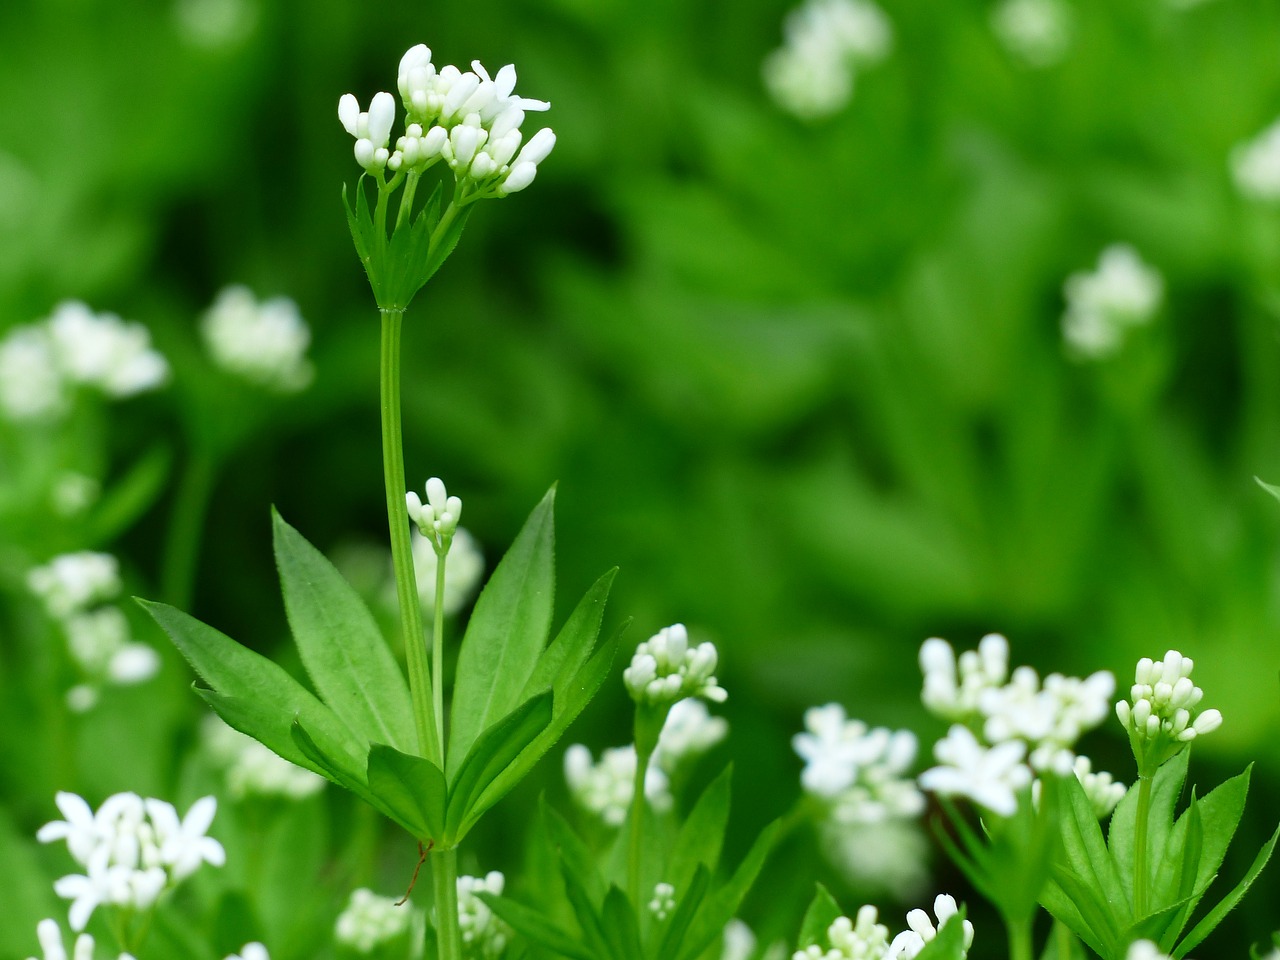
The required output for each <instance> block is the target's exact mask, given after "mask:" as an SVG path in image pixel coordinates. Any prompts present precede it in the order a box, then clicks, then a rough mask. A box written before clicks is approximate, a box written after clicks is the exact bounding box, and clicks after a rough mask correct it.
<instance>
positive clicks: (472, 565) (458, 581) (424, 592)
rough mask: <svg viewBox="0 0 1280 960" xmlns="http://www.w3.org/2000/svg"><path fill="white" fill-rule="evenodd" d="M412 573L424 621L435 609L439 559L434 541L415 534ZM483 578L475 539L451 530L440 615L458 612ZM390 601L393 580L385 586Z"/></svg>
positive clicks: (478, 549) (392, 593)
mask: <svg viewBox="0 0 1280 960" xmlns="http://www.w3.org/2000/svg"><path fill="white" fill-rule="evenodd" d="M455 499H456V498H455ZM411 549H412V550H413V569H414V574H415V576H416V578H417V581H418V598H419V599H420V600H421V601H422V607H423V609H424V610H425V611H426V612H427V616H428V617H432V616H434V615H435V609H436V565H437V564H438V563H439V562H440V557H439V555H438V554H437V553H436V548H435V541H434V540H433V539H431V538H430V537H425V536H423V535H422V534H421V533H420V532H418V531H415V532H414V535H413V541H412V548H411ZM483 578H484V554H482V553H481V552H480V545H479V544H478V543H476V539H475V537H473V536H471V534H470V533H468V532H467V531H466V530H465V529H464V528H462V527H458V528H456V529H455V530H454V532H453V536H452V543H451V545H450V547H449V562H448V563H446V564H445V568H444V613H445V616H452V615H453V614H455V613H457V612H458V611H459V610H461V609H462V605H463V604H464V603H466V602H467V600H468V599H470V598H471V596H472V594H474V593H475V592H476V588H477V587H478V586H479V585H480V581H481V580H482V579H483ZM388 589H389V593H390V596H391V597H394V596H395V580H394V576H393V577H392V579H391V580H390V581H389V583H388Z"/></svg>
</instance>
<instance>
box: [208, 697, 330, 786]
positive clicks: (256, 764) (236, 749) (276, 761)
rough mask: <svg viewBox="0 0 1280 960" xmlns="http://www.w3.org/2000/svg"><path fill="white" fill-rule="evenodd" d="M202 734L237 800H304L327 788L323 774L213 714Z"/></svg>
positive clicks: (212, 757) (210, 753)
mask: <svg viewBox="0 0 1280 960" xmlns="http://www.w3.org/2000/svg"><path fill="white" fill-rule="evenodd" d="M201 734H202V737H203V739H204V743H205V749H206V750H207V751H208V753H209V757H210V759H212V760H213V761H214V763H216V764H217V765H218V766H219V767H221V768H222V769H223V771H224V774H225V776H226V778H227V790H228V792H229V793H230V794H231V796H232V797H233V798H235V799H243V798H245V797H249V796H257V797H285V798H287V799H289V800H302V799H304V798H306V797H309V796H311V795H313V794H315V793H318V792H319V791H320V790H322V789H323V788H324V785H325V779H324V777H321V776H317V775H316V774H314V773H312V772H311V771H310V770H304V769H303V768H302V767H299V766H297V765H295V764H292V763H290V762H289V761H288V760H285V759H283V758H281V757H279V756H277V755H276V754H275V753H274V752H273V751H271V750H269V749H267V748H266V747H264V746H263V745H262V744H260V743H259V742H258V741H257V740H254V739H253V738H252V737H248V736H245V735H244V734H243V733H241V732H240V731H238V730H233V729H232V728H231V727H229V726H227V725H226V724H225V723H223V722H222V720H220V719H219V718H218V717H217V716H215V715H213V714H210V715H209V716H208V717H206V718H205V721H204V727H203V729H202V730H201Z"/></svg>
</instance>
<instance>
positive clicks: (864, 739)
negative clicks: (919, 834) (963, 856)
mask: <svg viewBox="0 0 1280 960" xmlns="http://www.w3.org/2000/svg"><path fill="white" fill-rule="evenodd" d="M804 725H805V732H804V733H798V734H796V735H795V736H794V737H793V738H792V740H791V744H792V746H793V747H794V748H795V751H796V753H798V754H799V755H800V757H801V759H802V760H804V762H805V766H804V770H803V771H802V772H801V774H800V783H801V785H802V786H803V787H804V789H805V792H807V793H810V794H812V795H814V796H817V797H820V798H821V799H822V800H823V801H825V802H827V803H829V804H830V805H831V811H832V816H833V818H834V819H835V820H836V821H838V822H842V823H850V824H853V823H881V822H884V821H887V820H892V819H899V818H910V817H915V816H918V815H919V814H920V813H921V812H922V811H923V810H924V796H923V795H922V794H921V793H920V791H919V790H918V789H917V788H916V785H915V781H914V780H913V779H912V778H911V775H910V773H909V771H910V769H911V765H912V763H914V762H915V757H916V746H917V745H916V737H915V734H913V733H911V731H909V730H897V731H892V730H889V729H888V728H886V727H876V728H874V729H872V728H869V727H868V726H867V725H866V724H865V723H863V722H862V721H861V720H850V719H849V718H848V717H847V716H846V715H845V710H844V707H842V706H840V705H839V704H838V703H829V704H827V705H826V706H824V707H811V708H810V709H808V710H806V711H805V714H804Z"/></svg>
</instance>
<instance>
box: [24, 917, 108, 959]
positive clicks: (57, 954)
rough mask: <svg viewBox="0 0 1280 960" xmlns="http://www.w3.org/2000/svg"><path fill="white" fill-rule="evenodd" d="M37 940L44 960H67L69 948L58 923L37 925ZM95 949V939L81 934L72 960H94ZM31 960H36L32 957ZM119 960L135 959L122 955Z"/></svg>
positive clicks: (73, 949) (54, 921)
mask: <svg viewBox="0 0 1280 960" xmlns="http://www.w3.org/2000/svg"><path fill="white" fill-rule="evenodd" d="M36 939H37V940H38V941H39V942H40V951H41V953H42V954H43V955H44V958H43V960H67V948H66V946H65V945H64V944H63V940H62V928H61V927H60V926H58V921H56V920H51V919H50V920H41V921H40V922H39V923H38V924H36ZM93 947H94V943H93V937H91V936H89V934H87V933H82V934H80V935H79V936H77V937H76V941H75V946H74V947H72V952H71V960H94V954H93ZM30 960H36V958H35V957H31V958H30ZM119 960H133V957H131V956H130V955H129V954H127V953H122V954H120V956H119Z"/></svg>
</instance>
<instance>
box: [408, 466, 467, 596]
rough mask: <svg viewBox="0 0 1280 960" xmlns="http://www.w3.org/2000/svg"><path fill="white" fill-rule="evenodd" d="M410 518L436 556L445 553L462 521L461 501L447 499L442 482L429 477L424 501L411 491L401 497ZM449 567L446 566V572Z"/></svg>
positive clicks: (454, 498)
mask: <svg viewBox="0 0 1280 960" xmlns="http://www.w3.org/2000/svg"><path fill="white" fill-rule="evenodd" d="M404 500H405V505H406V506H407V507H408V510H409V519H410V520H411V521H412V522H414V523H416V524H417V525H418V529H419V530H420V531H421V532H422V535H423V536H424V537H426V538H427V539H428V540H429V541H430V542H431V544H432V545H433V546H434V547H435V550H436V552H437V553H448V552H449V544H450V543H452V542H453V535H454V534H455V533H456V532H457V530H458V521H459V520H461V519H462V501H461V500H460V499H458V498H457V497H451V496H449V493H448V491H447V490H446V489H445V486H444V481H443V480H441V479H440V478H439V477H432V478H431V479H430V480H428V481H427V502H426V503H423V502H422V498H420V497H419V496H418V495H417V493H415V492H414V491H412V490H410V491H409V492H408V493H406V494H405V497H404ZM447 572H448V568H447V567H446V573H447Z"/></svg>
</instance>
